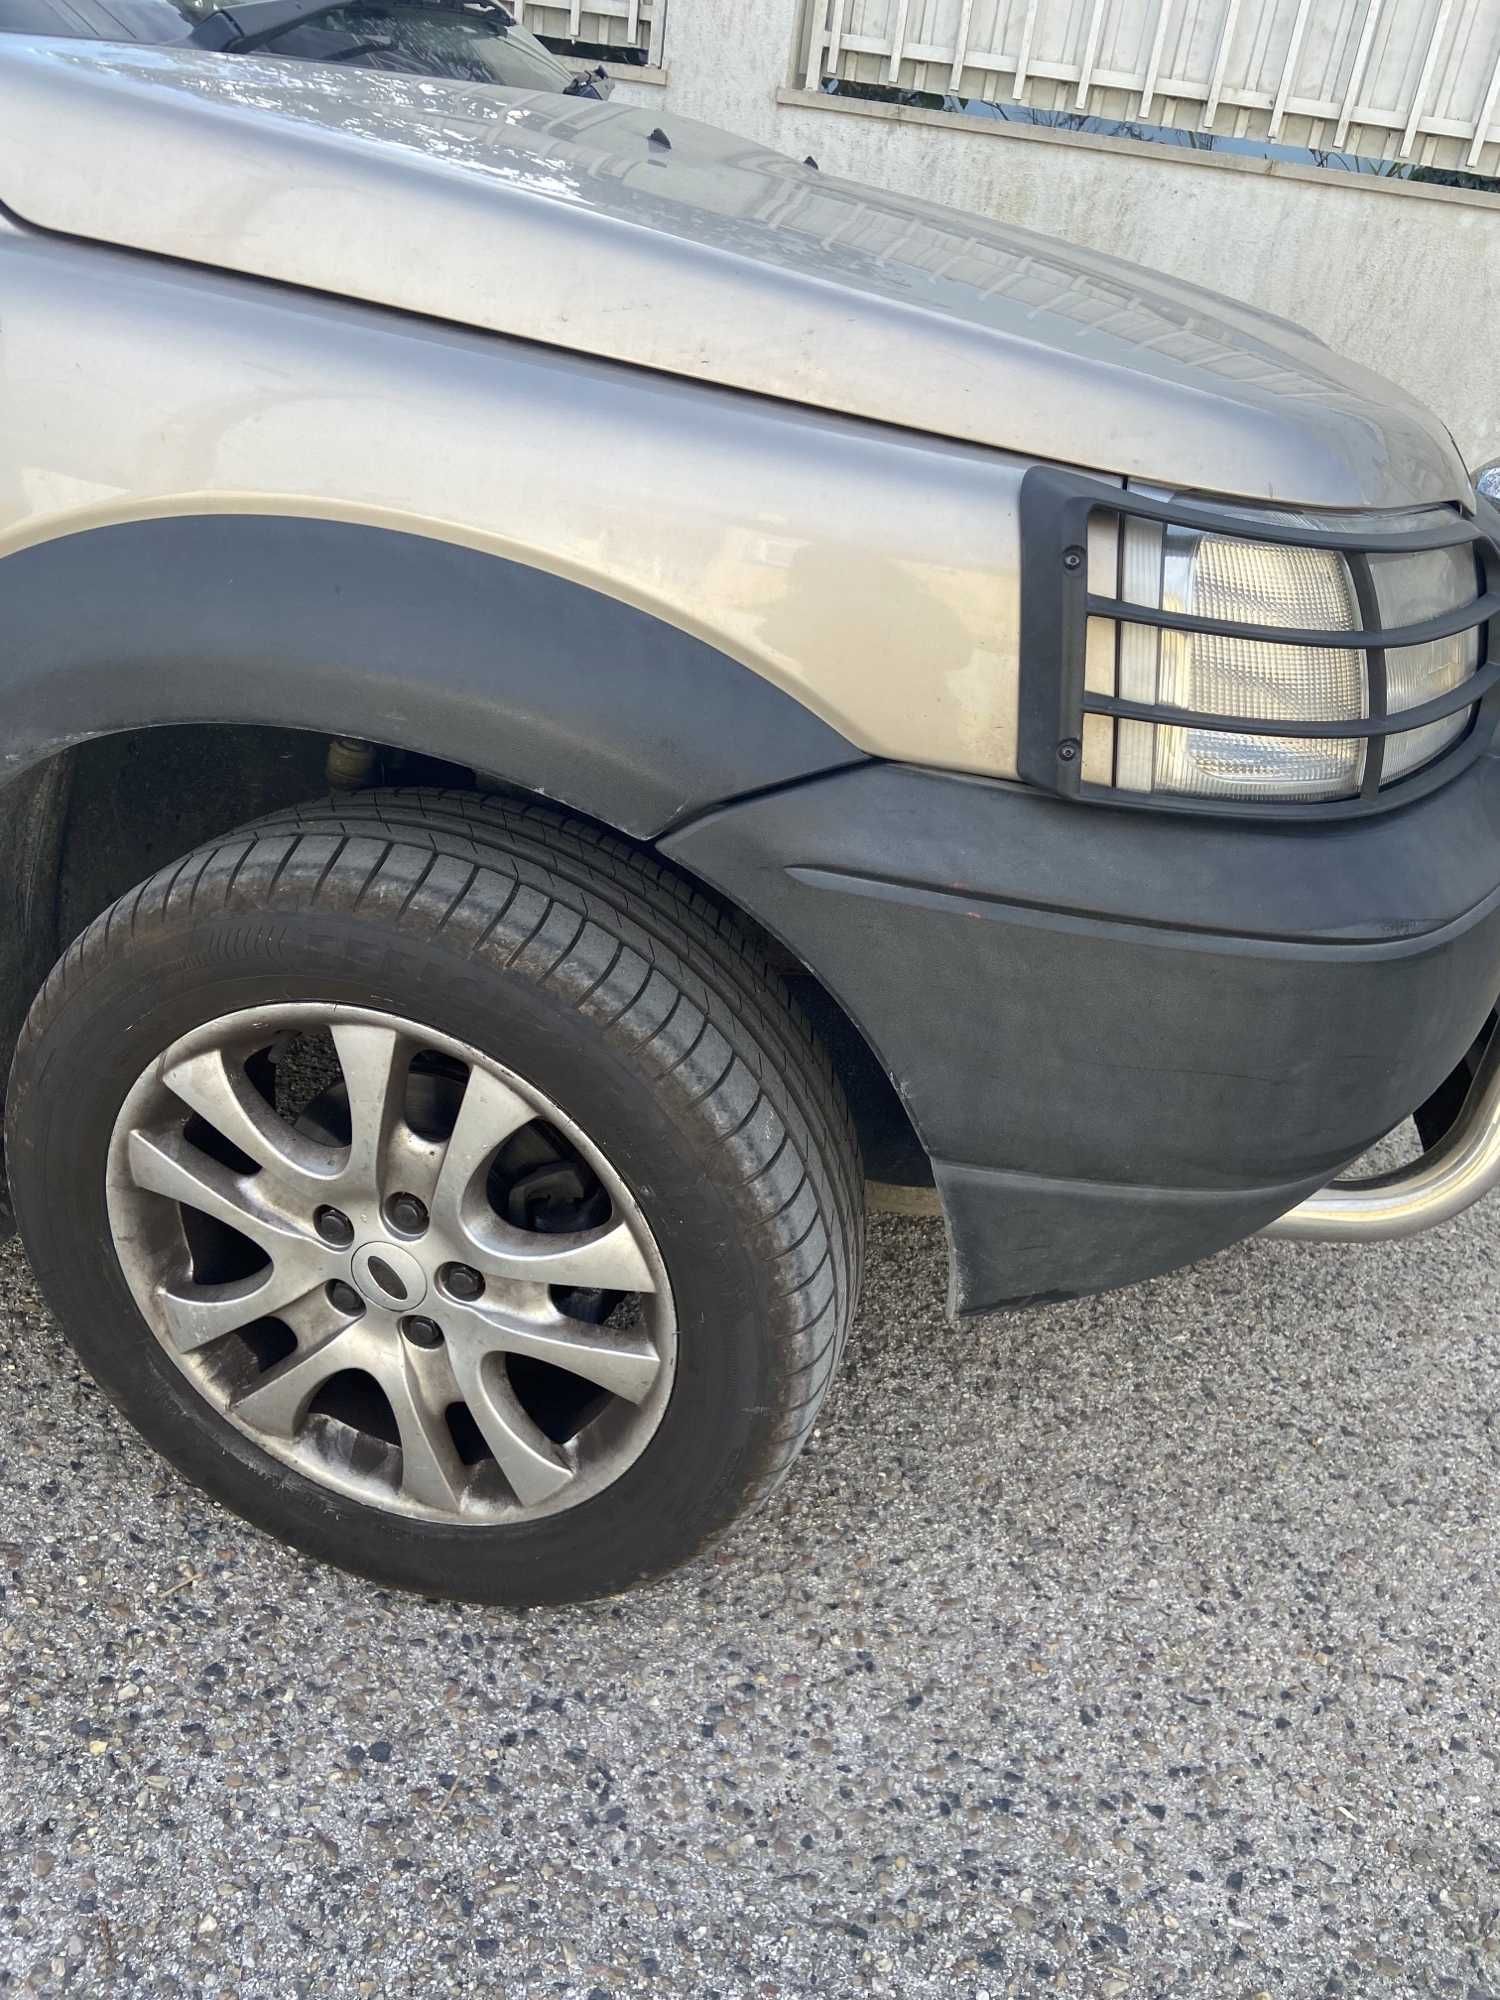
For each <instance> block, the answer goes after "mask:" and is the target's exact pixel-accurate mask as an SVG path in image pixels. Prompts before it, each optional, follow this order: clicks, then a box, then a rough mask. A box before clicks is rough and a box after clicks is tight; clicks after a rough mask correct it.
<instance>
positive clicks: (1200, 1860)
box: [0, 1208, 1500, 2000]
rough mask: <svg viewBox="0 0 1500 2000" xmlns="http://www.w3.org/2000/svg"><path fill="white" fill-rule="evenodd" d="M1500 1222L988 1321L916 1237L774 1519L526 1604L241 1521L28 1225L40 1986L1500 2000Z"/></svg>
mask: <svg viewBox="0 0 1500 2000" xmlns="http://www.w3.org/2000/svg"><path fill="white" fill-rule="evenodd" d="M1493 1215H1494V1210H1493V1208H1490V1209H1481V1210H1480V1211H1478V1212H1476V1213H1475V1214H1473V1215H1471V1216H1469V1217H1467V1218H1465V1219H1463V1220H1461V1221H1460V1222H1458V1223H1455V1224H1453V1225H1450V1226H1449V1227H1448V1228H1447V1229H1445V1230H1443V1231H1441V1232H1439V1233H1437V1234H1435V1235H1432V1236H1428V1237H1426V1238H1423V1239H1421V1240H1419V1241H1417V1242H1414V1243H1411V1244H1408V1245H1393V1246H1389V1247H1383V1248H1380V1249H1375V1250H1365V1251H1346V1250H1337V1249H1326V1248H1314V1247H1305V1246H1296V1245H1285V1244H1272V1243H1251V1244H1248V1245H1245V1246H1243V1247H1241V1248H1239V1249H1236V1250H1233V1251H1230V1252H1228V1253H1226V1254H1225V1255H1223V1256H1220V1257H1218V1258H1215V1259H1213V1260H1212V1261H1210V1262H1208V1263H1205V1264H1202V1265H1200V1266H1198V1267H1197V1268H1195V1269H1193V1270H1191V1271H1187V1272H1183V1273H1180V1274H1178V1275H1176V1276H1173V1277H1171V1278H1168V1279H1163V1280H1160V1281H1158V1282H1156V1283H1153V1284H1148V1285H1142V1286H1139V1287H1137V1288H1135V1289H1134V1290H1132V1291H1129V1292H1125V1293H1122V1294H1118V1295H1115V1296H1112V1297H1109V1298H1103V1299H1094V1300H1085V1301H1083V1302H1080V1303H1078V1304H1074V1305H1070V1306H1063V1307H1056V1308H1052V1309H1049V1310H1047V1311H1042V1312H1036V1313H1032V1314H1029V1315H1025V1316H1022V1317H1017V1318H1013V1319H1002V1318H994V1319H988V1320H983V1321H978V1322H969V1323H967V1324H965V1325H962V1326H960V1327H957V1328H955V1327H950V1326H949V1325H947V1324H946V1322H945V1320H944V1317H943V1281H944V1259H943V1247H942V1240H941V1234H940V1231H939V1230H938V1229H937V1227H936V1225H934V1224H930V1223H924V1222H915V1221H905V1220H896V1219H892V1218H881V1219H879V1220H878V1221H877V1222H876V1223H875V1225H874V1227H873V1232H872V1234H873V1240H872V1245H871V1259H870V1271H869V1280H868V1288H867V1293H866V1300H865V1307H864V1312H863V1315H862V1318H861V1321H860V1324H859V1327H858V1329H857V1331H856V1334H855V1337H854V1340H853V1342H852V1343H851V1348H850V1352H849V1356H848V1360H847V1364H846V1368H845V1373H844V1377H843V1380H842V1383H841V1385H840V1386H839V1388H838V1389H837V1390H836V1391H835V1393H834V1396H833V1397H832V1399H831V1401H830V1403H829V1405H828V1407H827V1410H826V1412H825V1414H824V1418H823V1421H822V1424H821V1427H820V1429H819V1431H818V1432H817V1433H816V1435H815V1437H814V1439H813V1442H812V1445H811V1447H810V1449H809V1451H808V1453H807V1454H806V1456H805V1457H804V1458H803V1460H802V1461H801V1463H800V1465H799V1466H798V1468H797V1470H796V1471H795V1472H794V1474H793V1475H792V1477H791V1479H790V1480H789V1481H788V1483H787V1485H786V1487H785V1488H784V1489H783V1491H782V1493H781V1495H780V1496H779V1498H778V1500H777V1501H776V1503H775V1504H774V1505H773V1507H772V1508H771V1509H770V1510H769V1511H767V1512H766V1513H764V1514H762V1515H761V1516H759V1517H758V1518H757V1519H756V1520H754V1521H752V1522H750V1523H748V1524H747V1525H746V1526H744V1527H743V1528H741V1529H740V1530H739V1531H738V1532H737V1533H736V1534H735V1535H734V1536H733V1537H731V1539H730V1540H729V1541H728V1542H727V1543H726V1544H725V1545H724V1546H723V1547H721V1548H720V1549H719V1550H718V1551H716V1552H715V1554H713V1555H712V1556H711V1557H709V1558H707V1559H706V1560H704V1561H702V1562H700V1563H699V1564H697V1565H696V1566H695V1567H693V1568H691V1569H688V1570H686V1571H684V1572H682V1573H680V1574H679V1575H677V1576H676V1577H673V1578H671V1579H669V1580H668V1581H666V1582H665V1583H662V1584H660V1585H657V1586H654V1587H652V1588H650V1589H647V1590H644V1591H642V1592H640V1593H638V1594H637V1595H635V1596H633V1597H629V1598H625V1599H621V1600H617V1601H615V1602H612V1603H608V1604H602V1605H595V1606H590V1607H587V1608H585V1609H582V1610H572V1611H546V1612H535V1613H529V1614H526V1615H524V1616H517V1615H514V1614H506V1613H496V1612H485V1611H476V1610H473V1609H467V1608H459V1607H455V1606H451V1605H444V1604H428V1603H422V1602H418V1601H414V1600H411V1599H404V1598H400V1597H397V1596H394V1595H392V1594H390V1593H387V1592H384V1591H380V1590H376V1589H373V1588H370V1587H368V1586H366V1585H364V1584H362V1583H359V1582H356V1581H354V1580H352V1579H349V1578H346V1577H343V1576H340V1575H338V1574H335V1573H333V1572H331V1571H328V1570H325V1569H320V1568H318V1567H316V1566H315V1565H313V1564H312V1563H310V1562H307V1561H304V1560H303V1559H301V1558H300V1557H298V1556H296V1555H294V1554H291V1553H289V1552H287V1551H286V1550H284V1549H281V1548H279V1547H278V1546H276V1545H275V1544H274V1543H272V1542H270V1541H268V1540H266V1539H264V1538H263V1537H261V1536H259V1535H257V1534H256V1533H255V1532H253V1531H252V1530H250V1529H249V1528H246V1527H244V1526H243V1525H241V1524H240V1523H238V1522H236V1521H234V1520H233V1519H231V1518H230V1517H229V1516H228V1515H226V1514H225V1513H223V1512H221V1511H220V1510H219V1509H218V1508H216V1507H215V1506H213V1505H212V1504H211V1503H210V1502H209V1501H208V1500H206V1499H205V1498H203V1497H202V1496H201V1495H199V1494H197V1493H196V1492H194V1491H193V1490H191V1489H190V1488H189V1487H188V1486H186V1485H185V1484H184V1482H183V1481H182V1480H180V1479H179V1478H178V1477H177V1475H176V1474H175V1473H173V1472H171V1471H170V1470H168V1469H167V1468H165V1467H164V1466H163V1465H161V1464H160V1463H159V1462H158V1461H157V1460H155V1459H154V1458H153V1457H152V1456H151V1454H150V1453H149V1452H148V1451H147V1450H146V1449H145V1447H144V1446H142V1445H141V1444H139V1443H138V1442H137V1440H136V1439H135V1438H134V1436H133V1435H132V1434H131V1433H130V1432H129V1431H128V1430H127V1429H126V1427H125V1425H124V1424H123V1423H122V1422H121V1420H120V1419H119V1418H118V1417H117V1416H116V1415H115V1413H114V1412H113V1410H112V1409H111V1408H110V1407H109V1406H108V1405H107V1404H106V1403H105V1401H104V1399H103V1398H102V1396H101V1395H100V1394H99V1393H98V1392H97V1390H95V1389H94V1387H93V1386H92V1384H91V1383H89V1382H88V1381H86V1380H85V1379H84V1378H83V1377H82V1376H81V1374H80V1372H79V1370H78V1369H77V1368H76V1367H75V1365H74V1364H73V1361H72V1359H71V1356H70V1354H69V1352H68V1350H67V1349H66V1348H65V1347H64V1346H63V1344H62V1342H61V1340H60V1338H59V1336H58V1335H57V1333H56V1331H55V1329H54V1327H53V1326H52V1324H51V1322H50V1320H49V1319H48V1317H47V1316H46V1314H45V1312H44V1311H43V1309H42V1307H41V1305H40V1303H39V1301H38V1299H37V1297H36V1294H35V1290H34V1287H33V1285H32V1282H31V1279H30V1276H29V1274H28V1272H27V1269H26V1265H25V1262H24V1260H23V1258H22V1257H21V1255H20V1253H19V1251H17V1250H16V1249H15V1248H14V1246H11V1247H10V1248H8V1249H6V1250H3V1251H0V1440H3V1443H0V1477H3V1482H4V1496H5V1505H4V1512H3V1515H0V1586H3V1596H0V1796H3V1799H4V1812H3V1815H0V1990H4V1991H12V1992H28V1993H30V1992H35V1993H63V1992H72V1993H78V1994H88V1995H109V1996H114V1995H124V1994H137V1993H139V1994H150V1995H178V1996H183V2000H252V1996H253V1997H254V2000H261V1997H262V1996H264V2000H300V1996H309V2000H310V1997H311V1996H317V2000H342V1996H346V1995H347V1996H358V2000H397V1996H403V2000H404V1996H409V1995H418V1994H420V1995H422V1996H423V2000H427V1996H432V1995H442V1994H450V1993H452V1994H458V1993H464V1994H470V1993H483V1994H487V1995H488V1994H497V1995H506V1996H512V1995H513V1996H516V2000H522V1996H525V2000H533V1996H540V1995H558V1996H568V1997H569V2000H618V1996H623V1995H631V1994H641V1993H648V1992H649V1993H651V1994H653V1995H691V1996H692V2000H713V1996H716V1995H718V1996H723V1997H724V2000H728V1997H729V1996H736V2000H738V1996H741V1995H745V1996H754V2000H780V1996H790V1995H801V1994H827V1995H830V1996H839V2000H843V1996H847V1995H857V1994H865V1993H870V1994H890V1995H901V1996H903V2000H928V1996H932V2000H937V1996H942V2000H952V1996H958V2000H986V1996H987V2000H1000V1996H1002V1995H1005V1996H1011V1995H1023V1994H1025V1995H1038V1996H1042V1995H1047V1996H1051V1995H1076V1996H1079V2000H1137V1996H1139V2000H1148V1996H1158V1995H1177V1994H1183V1995H1187V1994H1191V1995H1194V1996H1204V1995H1207V1996H1213V1997H1214V2000H1217V1996H1220V1995H1222V1996H1225V2000H1273V1996H1274V2000H1300V1996H1314V1995H1316V1996H1320V2000H1324V1996H1326V2000H1335V1996H1344V2000H1355V1996H1362V1995H1369V1996H1377V1995H1378V1996H1381V2000H1401V1996H1406V1995H1428V1994H1432V1995H1444V1996H1449V1995H1451V1996H1454V2000H1500V1782H1497V1765H1500V1727H1497V1720H1500V1718H1497V1689H1496V1672H1495V1662H1496V1660H1497V1658H1500V1630H1497V1627H1500V1611H1497V1585H1496V1579H1497V1576H1500V1563H1497V1556H1500V1419H1497V1415H1496V1411H1497V1407H1500V1380H1497V1376H1500V1350H1497V1344H1496V1340H1495V1320H1496V1301H1497V1299H1500V1285H1497V1280H1500V1270H1497V1253H1496V1249H1495V1246H1494V1241H1493V1230H1492V1227H1491V1224H1492V1222H1493Z"/></svg>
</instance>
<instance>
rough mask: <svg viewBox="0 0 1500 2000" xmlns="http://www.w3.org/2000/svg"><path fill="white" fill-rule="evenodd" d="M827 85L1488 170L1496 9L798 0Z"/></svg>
mask: <svg viewBox="0 0 1500 2000" xmlns="http://www.w3.org/2000/svg"><path fill="white" fill-rule="evenodd" d="M537 5H538V0H531V7H532V9H533V11H534V10H535V8H536V7H537ZM1247 24H1248V26H1247ZM829 79H847V80H849V81H854V82H862V83H881V84H885V85H888V86H891V87H894V88H897V89H903V90H908V89H909V90H923V91H930V92H932V93H934V94H937V95H948V96H950V97H952V98H955V99H962V98H963V97H965V96H977V97H984V98H986V99H991V100H997V101H1004V100H1005V99H1006V98H1009V99H1011V100H1012V101H1014V102H1017V103H1023V104H1035V105H1037V106H1038V107H1039V108H1042V109H1048V108H1050V109H1054V110H1057V111H1076V112H1081V113H1083V114H1084V115H1088V114H1089V113H1091V112H1095V113H1097V114H1098V115H1101V116H1106V117H1110V118H1117V119H1121V120H1124V121H1127V122H1128V121H1129V120H1131V119H1140V120H1150V121H1151V122H1153V123H1160V124H1166V125H1168V126H1172V127H1176V128H1178V129H1180V130H1183V131H1191V132H1202V133H1206V134H1212V135H1218V136H1222V137H1227V138H1252V139H1253V138H1266V139H1270V140H1273V141H1280V142H1281V143H1285V144H1294V145H1306V146H1307V147H1309V148H1312V149H1317V150H1322V149H1325V148H1327V149H1330V150H1335V151H1345V150H1353V151H1355V152H1357V153H1361V154H1364V155H1374V156H1378V157H1381V158H1386V159H1396V160H1400V161H1403V162H1414V163H1420V164H1422V165H1426V166H1435V167H1448V168H1452V169H1455V170H1458V171H1467V172H1471V173H1472V172H1479V171H1482V170H1483V166H1484V164H1485V162H1484V157H1483V156H1484V155H1485V152H1486V149H1487V148H1488V149H1490V164H1491V165H1492V166H1493V167H1496V168H1500V157H1496V149H1500V123H1497V119H1500V0H1400V4H1399V5H1398V4H1397V0H1316V4H1314V0H1260V4H1259V5H1258V6H1257V7H1256V8H1255V10H1254V11H1253V12H1250V11H1248V10H1246V9H1245V8H1244V6H1243V0H1110V3H1109V4H1106V0H1087V4H1086V5H1083V6H1080V5H1078V4H1077V0H1025V4H1024V5H1023V4H1022V0H925V4H924V5H923V6H921V7H920V8H918V7H914V6H913V5H912V4H911V0H811V19H810V24H809V33H808V45H807V56H806V81H807V86H808V88H809V89H812V90H816V89H818V88H820V87H821V86H822V85H823V84H824V83H825V82H826V81H828V80H829Z"/></svg>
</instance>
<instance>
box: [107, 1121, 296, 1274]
mask: <svg viewBox="0 0 1500 2000" xmlns="http://www.w3.org/2000/svg"><path fill="white" fill-rule="evenodd" d="M129 1157H130V1174H131V1179H132V1180H133V1181H134V1182H135V1184H136V1186H137V1187H138V1188H144V1189H145V1190H146V1192H147V1193H148V1194H159V1195H165V1197H166V1198H167V1200H168V1201H178V1202H181V1203H183V1205H184V1206H185V1207H187V1208H196V1209H197V1210H198V1211H199V1213H200V1214H202V1215H211V1216H213V1217H214V1218H215V1219H216V1220H217V1221H219V1222H223V1223H227V1224H228V1226H229V1227H230V1228H231V1229H237V1230H239V1232H240V1233H241V1235H243V1236H248V1237H249V1238H250V1241H251V1242H252V1243H256V1244H258V1245H259V1246H260V1248H261V1249H262V1250H264V1251H265V1252H266V1254H267V1255H268V1256H269V1257H271V1258H273V1259H274V1258H276V1257H278V1256H281V1255H283V1254H284V1253H285V1252H286V1251H287V1250H288V1248H293V1247H295V1248H299V1249H302V1248H311V1247H312V1245H313V1242H314V1240H315V1239H313V1238H312V1237H310V1236H307V1235H304V1233H303V1232H302V1231H301V1230H300V1229H299V1228H298V1227H297V1225H296V1224H295V1223H294V1222H292V1221H291V1220H290V1219H289V1218H288V1217H285V1216H281V1215H277V1214H275V1213H274V1212H273V1211H272V1210H271V1209H269V1208H267V1207H266V1206H265V1205H264V1204H263V1203H261V1202H259V1201H257V1200H256V1199H255V1196H254V1194H253V1193H252V1192H251V1191H250V1190H251V1187H252V1185H253V1177H252V1179H251V1180H250V1181H247V1180H246V1178H245V1177H244V1176H242V1175H239V1174H235V1173H232V1172H231V1171H230V1170H229V1168H228V1167H222V1166H220V1165H219V1163H218V1161H217V1160H211V1159H210V1158H209V1156H208V1154H207V1153H204V1152H200V1151H199V1149H198V1148H197V1147H196V1146H194V1145H192V1144H191V1143H190V1142H189V1141H188V1140H186V1139H183V1138H180V1137H177V1136H175V1135H173V1136H170V1137H164V1138H156V1137H154V1136H153V1135H152V1134H151V1133H148V1132H142V1131H140V1130H136V1131H134V1132H132V1133H131V1135H130V1145H129Z"/></svg>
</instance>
